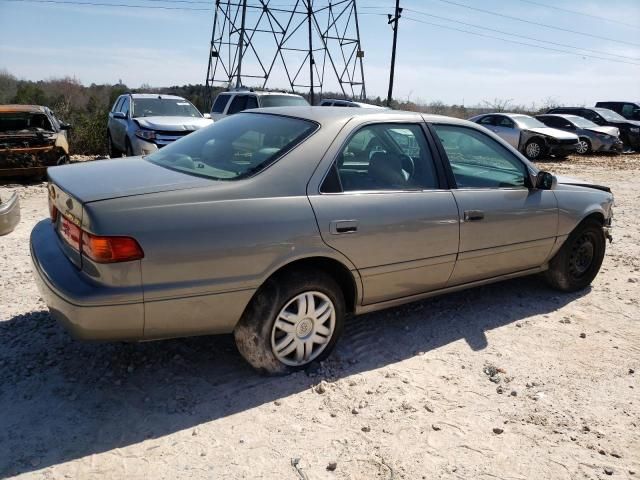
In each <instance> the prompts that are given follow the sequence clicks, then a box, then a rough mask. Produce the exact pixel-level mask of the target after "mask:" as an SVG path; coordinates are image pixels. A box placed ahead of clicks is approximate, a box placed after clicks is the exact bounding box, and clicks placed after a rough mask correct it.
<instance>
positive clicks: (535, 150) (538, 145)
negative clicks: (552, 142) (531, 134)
mask: <svg viewBox="0 0 640 480" xmlns="http://www.w3.org/2000/svg"><path fill="white" fill-rule="evenodd" d="M544 153H545V145H544V143H543V142H542V140H540V139H538V138H533V139H531V140H529V141H528V142H527V144H526V145H525V146H524V155H525V156H526V157H527V158H528V159H529V160H539V159H540V158H542V157H543V156H544Z"/></svg>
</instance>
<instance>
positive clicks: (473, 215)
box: [464, 210, 484, 222]
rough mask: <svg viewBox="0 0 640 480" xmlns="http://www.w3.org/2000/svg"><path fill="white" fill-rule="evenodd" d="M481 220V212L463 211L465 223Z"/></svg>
mask: <svg viewBox="0 0 640 480" xmlns="http://www.w3.org/2000/svg"><path fill="white" fill-rule="evenodd" d="M483 218H484V212H483V211H482V210H465V211H464V221H465V222H475V221H477V220H482V219H483Z"/></svg>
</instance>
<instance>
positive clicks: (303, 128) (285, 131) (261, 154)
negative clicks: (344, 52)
mask: <svg viewBox="0 0 640 480" xmlns="http://www.w3.org/2000/svg"><path fill="white" fill-rule="evenodd" d="M317 128H318V125H317V124H315V123H313V122H311V121H308V120H302V119H299V118H289V117H282V116H278V115H268V114H259V113H239V114H238V115H233V116H231V117H227V118H224V119H222V120H220V121H218V122H215V123H214V124H213V125H211V126H209V127H207V128H202V129H200V130H198V131H196V132H194V133H192V134H190V135H188V136H186V137H184V138H182V139H180V140H179V141H177V142H174V143H171V144H170V145H167V146H166V147H163V148H162V149H161V150H158V151H157V152H155V153H153V154H151V155H148V156H146V157H144V158H145V160H147V161H149V162H152V163H155V164H158V165H160V166H163V167H166V168H170V169H172V170H177V171H180V172H184V173H187V174H191V175H197V176H201V177H207V178H211V179H214V180H239V179H242V178H247V177H250V176H252V175H255V174H257V173H259V172H260V171H262V170H263V169H264V168H266V167H267V166H268V165H270V164H271V163H273V162H275V161H276V160H277V159H278V158H280V157H281V156H282V155H284V154H286V153H287V152H288V151H289V150H291V149H292V148H294V147H295V146H296V145H298V144H299V143H300V142H302V141H304V139H305V138H307V137H308V136H309V135H311V134H312V133H313V132H314V131H316V130H317Z"/></svg>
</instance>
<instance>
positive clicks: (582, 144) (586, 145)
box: [576, 138, 591, 155]
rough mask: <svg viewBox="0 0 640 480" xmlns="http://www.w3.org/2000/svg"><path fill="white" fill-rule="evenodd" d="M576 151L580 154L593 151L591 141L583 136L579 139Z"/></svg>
mask: <svg viewBox="0 0 640 480" xmlns="http://www.w3.org/2000/svg"><path fill="white" fill-rule="evenodd" d="M576 153H579V154H580V155H587V154H588V153H591V142H590V141H589V140H587V139H586V138H581V139H580V140H579V141H578V148H577V150H576Z"/></svg>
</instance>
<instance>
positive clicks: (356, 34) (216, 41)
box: [206, 0, 366, 104]
mask: <svg viewBox="0 0 640 480" xmlns="http://www.w3.org/2000/svg"><path fill="white" fill-rule="evenodd" d="M283 1H284V0H276V1H275V2H274V3H272V1H271V0H230V1H223V0H216V1H215V13H214V18H213V31H212V34H211V47H210V50H209V66H208V68H207V80H206V86H207V92H208V97H209V98H208V100H209V101H211V94H212V88H213V87H215V86H221V87H227V88H229V87H241V86H257V87H259V88H277V87H283V86H284V85H286V86H287V87H288V88H289V89H290V90H291V91H295V90H296V89H298V90H303V91H304V90H308V92H309V95H310V97H311V98H310V99H311V103H312V104H313V103H314V100H315V98H314V97H315V94H316V93H319V94H320V95H322V92H323V91H337V92H340V93H341V94H342V95H343V96H345V97H349V98H354V99H364V98H366V90H365V82H364V69H363V63H362V62H363V58H364V51H363V50H362V47H361V44H360V31H359V26H358V12H357V8H356V0H287V3H288V4H287V5H283V4H282V2H283Z"/></svg>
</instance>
